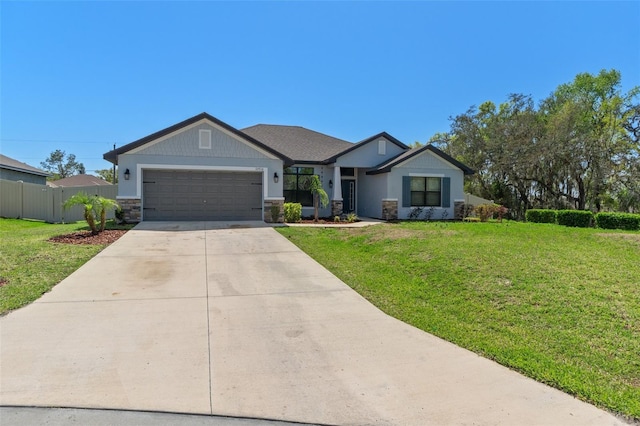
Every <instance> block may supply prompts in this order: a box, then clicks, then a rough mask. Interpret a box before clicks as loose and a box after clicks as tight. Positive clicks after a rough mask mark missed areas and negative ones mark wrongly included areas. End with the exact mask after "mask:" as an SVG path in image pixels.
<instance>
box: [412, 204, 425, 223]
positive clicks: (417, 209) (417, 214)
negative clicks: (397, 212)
mask: <svg viewBox="0 0 640 426" xmlns="http://www.w3.org/2000/svg"><path fill="white" fill-rule="evenodd" d="M423 210H424V208H423V207H413V208H412V209H411V211H410V212H409V220H418V218H419V217H420V215H421V214H422V211H423Z"/></svg>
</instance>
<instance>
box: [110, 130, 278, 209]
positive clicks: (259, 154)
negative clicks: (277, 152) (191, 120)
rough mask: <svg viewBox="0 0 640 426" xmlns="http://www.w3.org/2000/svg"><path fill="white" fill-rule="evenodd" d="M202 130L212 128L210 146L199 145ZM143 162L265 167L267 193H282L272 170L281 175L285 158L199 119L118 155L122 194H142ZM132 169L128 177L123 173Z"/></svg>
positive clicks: (200, 166) (157, 165) (167, 166)
mask: <svg viewBox="0 0 640 426" xmlns="http://www.w3.org/2000/svg"><path fill="white" fill-rule="evenodd" d="M200 130H208V131H210V132H211V148H200ZM141 165H143V166H142V168H144V169H153V168H157V169H171V168H174V169H176V170H189V169H193V170H233V169H234V168H237V169H238V170H240V169H241V170H243V171H249V170H248V169H253V170H256V171H263V170H264V171H265V173H266V174H267V179H266V181H267V186H266V188H267V190H268V193H267V194H265V195H266V196H267V197H282V179H280V180H279V182H278V183H275V182H273V174H274V173H278V176H282V170H283V164H282V160H281V159H279V158H276V157H275V156H273V155H272V154H269V153H267V152H265V151H262V150H261V149H260V148H258V147H254V146H251V144H250V143H248V142H246V141H242V140H239V138H237V137H235V136H232V135H230V134H228V133H227V132H225V131H223V130H220V129H218V128H216V127H215V126H211V125H210V124H208V123H199V124H197V125H195V126H191V127H188V128H186V129H183V130H181V131H179V132H177V133H175V134H173V135H169V136H168V137H165V138H161V139H160V140H159V141H158V142H150V143H149V144H147V145H144V146H142V147H139V148H136V149H134V150H132V151H130V152H129V153H126V154H120V155H119V156H118V167H119V174H120V176H119V178H120V179H119V182H120V185H119V186H120V191H119V193H118V196H119V197H132V198H133V197H138V198H139V197H140V196H141V194H140V193H139V192H140V188H141V185H140V182H139V181H138V180H139V179H140V178H141V176H140V175H141V173H140V170H141ZM127 169H129V173H130V175H131V177H130V179H129V180H125V179H124V177H123V174H124V172H125V171H126V170H127Z"/></svg>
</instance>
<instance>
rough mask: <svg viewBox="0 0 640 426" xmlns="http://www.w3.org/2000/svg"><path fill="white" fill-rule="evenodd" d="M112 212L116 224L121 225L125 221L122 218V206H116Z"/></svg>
mask: <svg viewBox="0 0 640 426" xmlns="http://www.w3.org/2000/svg"><path fill="white" fill-rule="evenodd" d="M114 214H115V216H116V219H117V221H118V224H120V225H123V224H125V223H127V221H126V220H125V218H124V210H122V207H120V206H118V208H117V209H116V211H115V212H114Z"/></svg>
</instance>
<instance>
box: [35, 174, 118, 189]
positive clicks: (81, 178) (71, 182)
mask: <svg viewBox="0 0 640 426" xmlns="http://www.w3.org/2000/svg"><path fill="white" fill-rule="evenodd" d="M109 185H112V183H111V182H107V181H106V180H104V179H101V178H99V177H97V176H94V175H87V174H79V175H73V176H69V177H66V178H62V179H58V180H52V181H49V182H47V186H50V187H52V188H59V187H64V188H70V187H74V186H109Z"/></svg>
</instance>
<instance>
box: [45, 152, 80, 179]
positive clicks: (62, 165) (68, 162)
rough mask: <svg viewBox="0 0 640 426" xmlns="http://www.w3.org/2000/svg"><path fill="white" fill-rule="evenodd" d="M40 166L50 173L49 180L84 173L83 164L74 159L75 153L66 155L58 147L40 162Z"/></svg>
mask: <svg viewBox="0 0 640 426" xmlns="http://www.w3.org/2000/svg"><path fill="white" fill-rule="evenodd" d="M40 166H41V167H42V168H43V169H44V170H46V171H48V172H49V173H51V177H50V179H51V180H58V179H64V178H66V177H69V176H73V175H78V174H83V173H85V168H84V164H82V163H80V162H78V161H77V160H76V156H75V154H69V155H67V154H66V152H64V151H62V150H60V149H56V150H55V151H53V152H52V153H51V154H50V155H49V157H47V159H46V160H44V161H42V162H41V163H40Z"/></svg>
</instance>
